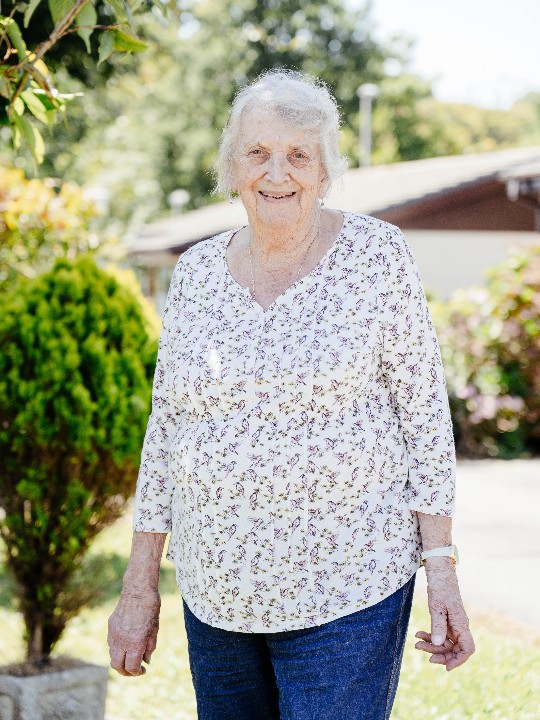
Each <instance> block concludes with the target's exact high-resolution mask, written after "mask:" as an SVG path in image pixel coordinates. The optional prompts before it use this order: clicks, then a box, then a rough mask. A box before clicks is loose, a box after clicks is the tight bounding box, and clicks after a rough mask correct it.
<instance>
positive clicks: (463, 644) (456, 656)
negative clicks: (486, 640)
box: [446, 631, 476, 670]
mask: <svg viewBox="0 0 540 720" xmlns="http://www.w3.org/2000/svg"><path fill="white" fill-rule="evenodd" d="M475 650H476V648H475V645H474V640H473V637H472V635H471V633H470V632H469V631H466V632H464V633H463V636H462V637H460V638H459V643H458V644H456V645H455V650H454V653H453V654H452V658H451V659H450V661H449V663H448V664H447V666H446V669H447V670H454V669H455V668H457V667H459V666H460V665H463V663H465V662H467V660H468V659H469V658H470V657H471V655H473V653H474V652H475Z"/></svg>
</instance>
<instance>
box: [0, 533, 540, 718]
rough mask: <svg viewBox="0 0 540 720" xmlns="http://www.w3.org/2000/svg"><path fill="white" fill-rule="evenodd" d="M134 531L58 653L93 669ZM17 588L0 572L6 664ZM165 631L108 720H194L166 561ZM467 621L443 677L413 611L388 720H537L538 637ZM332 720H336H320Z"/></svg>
mask: <svg viewBox="0 0 540 720" xmlns="http://www.w3.org/2000/svg"><path fill="white" fill-rule="evenodd" d="M130 537H131V527H130V524H129V520H123V521H120V522H119V523H117V524H116V525H115V526H114V527H112V528H109V529H108V530H106V531H105V532H104V533H103V534H102V536H101V537H100V538H99V539H98V540H97V541H96V543H95V544H94V546H93V548H92V551H91V555H90V557H89V561H88V563H87V568H88V570H87V572H88V575H90V574H91V576H92V583H93V585H94V586H95V588H96V601H95V603H93V605H92V607H90V608H88V609H86V610H85V611H84V612H83V613H81V615H80V616H78V617H77V618H75V620H73V622H72V623H71V625H70V626H69V627H68V629H67V631H66V634H65V636H64V637H63V638H62V640H61V642H60V643H59V646H58V648H57V652H58V654H66V655H67V654H69V655H74V656H77V657H79V658H82V659H84V660H87V661H89V662H94V663H98V664H105V665H106V664H108V652H107V645H106V633H107V618H108V617H109V615H110V613H111V612H112V610H113V609H114V606H115V602H116V597H117V596H118V593H119V591H120V587H121V581H122V574H123V571H124V569H125V566H126V563H127V558H128V554H129V543H130ZM12 596H13V588H12V586H11V584H10V582H9V580H8V578H6V576H5V574H2V573H1V572H0V652H1V660H0V662H2V663H8V662H16V661H18V660H20V659H22V652H23V648H22V643H21V639H20V636H21V632H22V623H21V620H20V618H19V616H18V615H17V613H15V612H14V610H13V604H12ZM161 596H162V613H161V630H160V636H159V639H158V648H157V650H156V652H155V653H154V656H153V659H152V665H151V666H150V668H149V669H148V673H147V675H146V676H143V677H140V678H133V679H127V678H123V677H120V676H119V675H117V674H116V673H113V672H112V671H111V674H110V682H109V695H108V701H107V717H108V719H109V720H195V718H196V711H195V699H194V695H193V690H192V687H191V681H190V674H189V666H188V660H187V650H186V640H185V634H184V629H183V623H182V617H181V601H180V596H179V594H178V591H177V589H176V584H175V579H174V571H173V569H172V566H171V565H170V564H169V563H168V562H167V561H165V562H164V565H163V569H162V578H161ZM470 614H471V623H472V626H473V634H474V636H475V639H476V644H477V652H476V654H475V655H474V656H473V657H472V658H471V660H469V662H468V663H467V665H465V666H464V667H462V668H458V669H457V670H455V671H453V672H452V673H447V672H446V671H445V670H444V668H443V667H440V666H437V665H435V666H434V665H431V664H430V663H429V662H428V656H427V655H425V654H424V653H420V652H418V651H417V650H415V649H414V643H415V642H416V641H415V638H414V633H415V632H416V630H419V629H426V630H429V616H428V613H427V610H426V609H425V608H424V607H422V606H420V605H418V606H416V605H415V606H414V608H413V616H412V619H411V630H410V633H409V637H408V638H407V645H406V650H405V658H404V663H403V671H402V673H401V682H400V686H399V690H398V695H397V698H396V703H395V705H394V712H393V715H392V720H428V718H429V719H431V718H433V719H434V720H435V719H436V720H540V635H537V636H536V637H531V636H530V635H529V634H527V633H526V632H524V631H523V630H522V629H519V628H517V627H513V628H511V627H509V626H508V623H507V622H506V621H505V622H502V618H500V617H496V616H488V615H485V614H483V613H478V612H474V610H473V611H472V612H471V613H470ZM324 720H330V719H326V718H325V719H324Z"/></svg>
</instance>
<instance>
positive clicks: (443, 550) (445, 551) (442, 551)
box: [420, 545, 459, 565]
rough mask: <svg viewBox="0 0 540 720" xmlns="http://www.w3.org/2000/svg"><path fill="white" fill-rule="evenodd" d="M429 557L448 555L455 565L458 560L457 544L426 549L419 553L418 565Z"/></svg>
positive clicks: (422, 563)
mask: <svg viewBox="0 0 540 720" xmlns="http://www.w3.org/2000/svg"><path fill="white" fill-rule="evenodd" d="M430 557H449V558H452V560H453V561H454V562H455V564H456V565H457V564H458V562H459V554H458V549H457V545H448V546H447V547H440V548H433V550H426V551H425V552H423V553H422V554H421V555H420V565H424V562H425V561H426V560H427V559H428V558H430Z"/></svg>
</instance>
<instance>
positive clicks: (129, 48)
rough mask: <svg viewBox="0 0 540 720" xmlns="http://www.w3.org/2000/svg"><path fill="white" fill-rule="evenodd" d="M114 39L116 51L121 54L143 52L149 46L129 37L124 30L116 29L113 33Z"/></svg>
mask: <svg viewBox="0 0 540 720" xmlns="http://www.w3.org/2000/svg"><path fill="white" fill-rule="evenodd" d="M112 34H113V38H114V49H115V50H118V51H119V52H143V51H144V50H146V49H147V48H148V45H147V44H146V43H145V42H143V41H142V40H139V39H138V38H136V37H133V36H132V35H128V34H127V33H125V32H123V31H122V30H118V29H115V30H113V31H112Z"/></svg>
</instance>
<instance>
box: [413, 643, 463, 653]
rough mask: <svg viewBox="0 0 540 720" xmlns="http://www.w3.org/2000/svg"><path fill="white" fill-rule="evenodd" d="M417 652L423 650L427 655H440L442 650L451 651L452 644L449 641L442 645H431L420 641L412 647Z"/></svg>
mask: <svg viewBox="0 0 540 720" xmlns="http://www.w3.org/2000/svg"><path fill="white" fill-rule="evenodd" d="M414 647H415V648H416V649H417V650H423V651H424V652H428V653H440V652H443V651H444V650H447V651H452V649H453V647H454V643H453V642H452V641H451V640H445V641H444V643H443V644H442V645H434V644H433V643H430V642H426V641H425V640H420V641H419V642H417V643H416V644H415V646H414Z"/></svg>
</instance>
